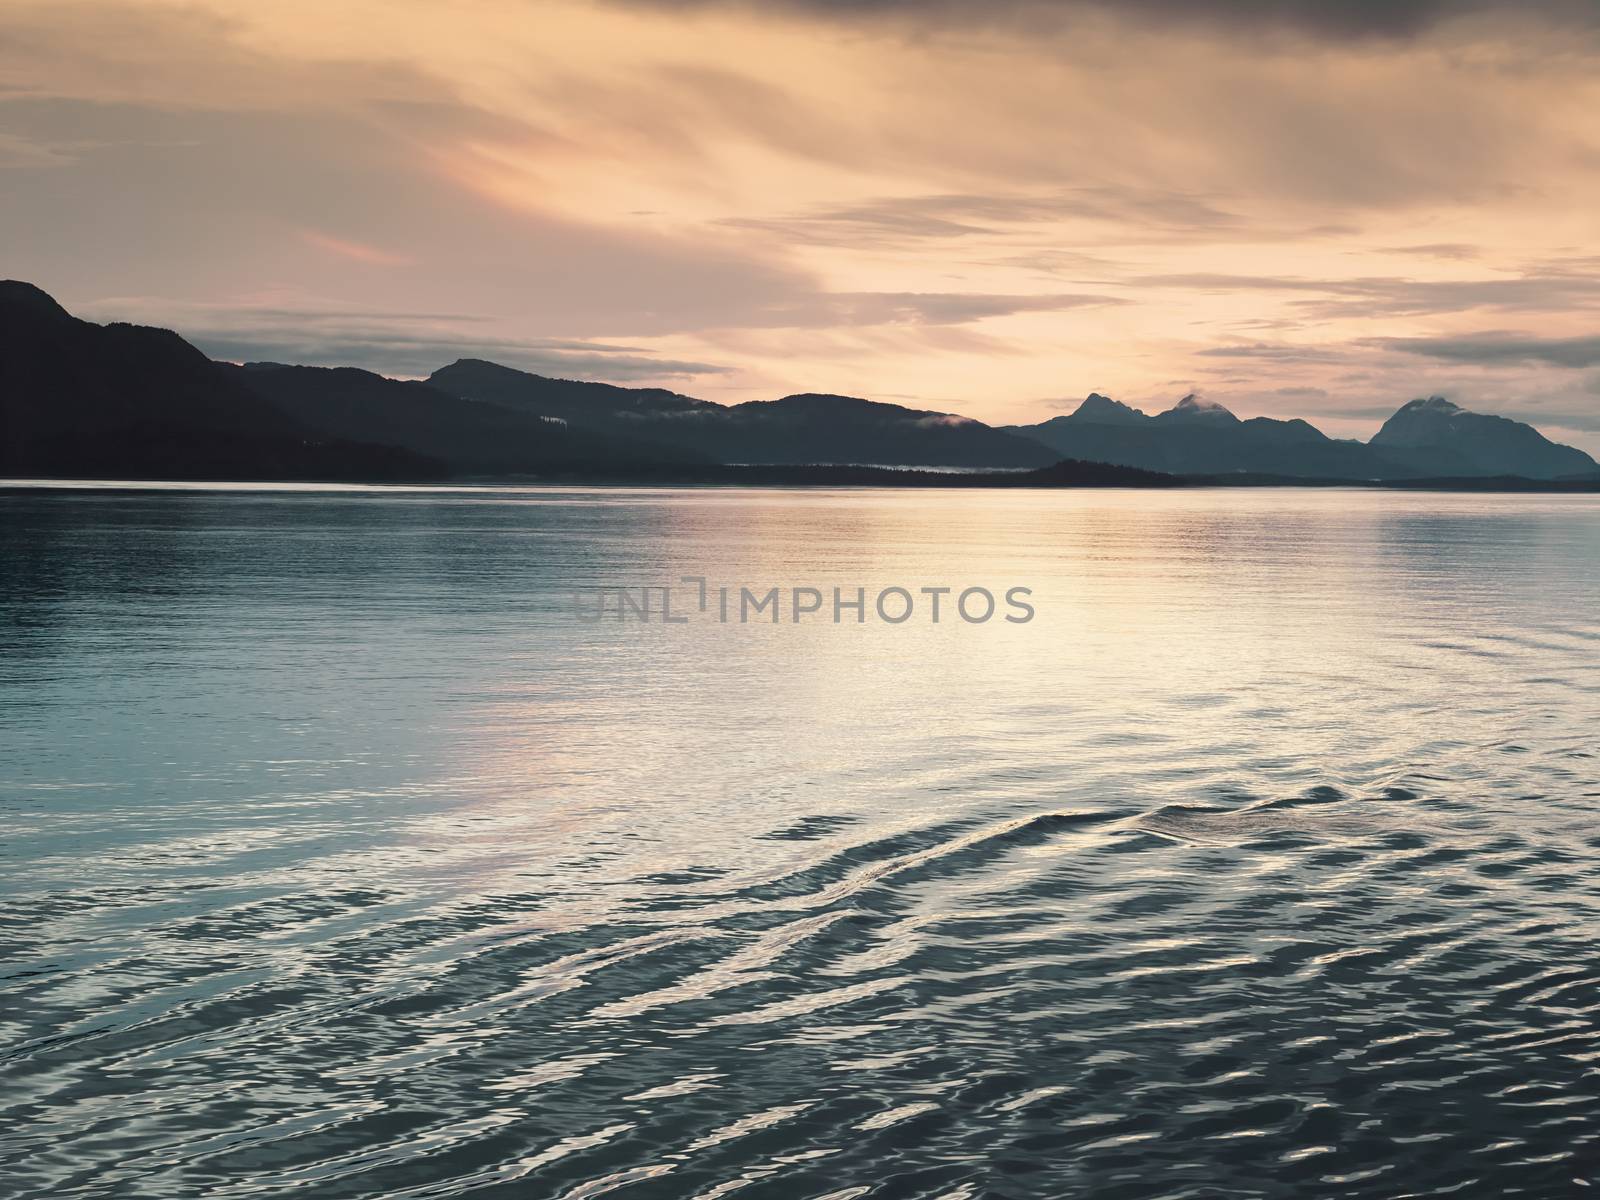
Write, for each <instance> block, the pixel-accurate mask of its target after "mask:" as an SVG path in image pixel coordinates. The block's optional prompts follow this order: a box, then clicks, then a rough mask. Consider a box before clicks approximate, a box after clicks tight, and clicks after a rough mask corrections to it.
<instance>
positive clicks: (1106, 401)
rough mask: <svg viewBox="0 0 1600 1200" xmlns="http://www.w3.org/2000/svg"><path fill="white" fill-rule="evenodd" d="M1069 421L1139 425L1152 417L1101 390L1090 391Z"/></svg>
mask: <svg viewBox="0 0 1600 1200" xmlns="http://www.w3.org/2000/svg"><path fill="white" fill-rule="evenodd" d="M1067 419H1068V420H1069V421H1081V422H1084V423H1086V424H1099V425H1137V424H1142V423H1143V422H1145V421H1148V420H1149V419H1150V418H1149V416H1148V415H1146V414H1145V413H1143V412H1141V411H1140V410H1139V409H1137V408H1133V407H1131V406H1129V405H1126V404H1123V403H1122V402H1121V401H1120V400H1113V399H1112V398H1111V397H1110V396H1105V395H1102V394H1101V393H1099V392H1090V393H1089V394H1088V396H1086V397H1085V398H1084V401H1083V403H1082V404H1080V405H1078V407H1077V408H1075V409H1073V410H1072V412H1071V413H1069V414H1068V415H1067Z"/></svg>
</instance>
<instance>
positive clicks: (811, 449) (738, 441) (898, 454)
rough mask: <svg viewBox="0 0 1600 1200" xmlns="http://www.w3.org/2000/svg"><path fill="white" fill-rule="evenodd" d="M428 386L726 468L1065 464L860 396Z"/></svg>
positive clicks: (460, 383)
mask: <svg viewBox="0 0 1600 1200" xmlns="http://www.w3.org/2000/svg"><path fill="white" fill-rule="evenodd" d="M428 383H429V385H430V386H432V387H436V388H439V389H441V390H443V391H448V392H451V393H453V394H455V395H457V396H461V397H463V398H465V399H471V400H480V401H488V402H492V403H495V404H500V405H504V406H507V407H516V408H519V409H521V410H523V411H527V412H536V413H540V414H542V415H544V416H553V417H561V418H562V419H563V420H566V421H568V422H570V423H571V424H572V425H573V426H574V427H577V428H582V429H589V430H593V431H595V432H601V433H608V434H613V435H614V434H619V433H628V434H631V435H633V436H638V437H647V438H649V439H651V440H652V441H654V442H657V443H661V444H665V445H671V446H676V447H678V448H680V449H681V450H684V451H693V452H697V453H700V454H704V455H708V456H710V457H711V458H714V459H716V460H717V461H719V462H728V463H773V464H800V463H840V464H851V463H855V464H877V465H884V466H940V467H1041V466H1047V465H1049V464H1051V463H1053V462H1055V461H1056V460H1057V459H1058V458H1060V457H1061V456H1060V455H1058V454H1053V453H1051V452H1050V451H1049V450H1048V449H1047V448H1046V447H1044V446H1042V445H1040V444H1039V443H1038V442H1037V441H1034V440H1032V439H1029V438H1025V437H1018V436H1015V435H1013V434H1008V433H1002V432H1001V431H999V430H997V429H994V428H992V427H990V426H988V425H985V424H983V423H982V422H981V421H973V420H970V419H968V418H966V417H958V416H953V415H952V414H950V413H940V412H930V411H928V410H925V409H915V408H904V407H902V406H901V405H898V404H884V403H881V402H879V401H875V400H862V399H858V398H857V397H854V396H832V395H816V394H804V395H797V396H785V397H783V398H782V399H781V400H751V401H747V402H745V403H743V404H733V405H721V404H713V403H711V402H710V401H707V400H696V399H694V398H692V397H689V396H681V395H679V394H677V393H676V392H668V391H663V390H661V389H660V388H625V387H614V386H612V385H610V384H603V383H580V382H576V381H573V380H566V379H548V378H546V377H545V376H542V375H534V374H531V373H529V372H526V371H517V370H514V369H512V368H510V367H503V366H500V365H499V364H498V363H489V362H483V361H481V360H477V359H462V360H460V361H459V362H454V363H451V364H450V365H449V366H448V367H443V368H441V369H440V370H438V371H435V372H434V373H433V374H432V375H431V376H429V377H428Z"/></svg>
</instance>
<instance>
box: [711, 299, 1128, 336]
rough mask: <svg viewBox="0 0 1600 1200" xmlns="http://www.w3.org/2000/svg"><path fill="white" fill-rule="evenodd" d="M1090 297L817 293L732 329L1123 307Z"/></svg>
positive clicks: (929, 321)
mask: <svg viewBox="0 0 1600 1200" xmlns="http://www.w3.org/2000/svg"><path fill="white" fill-rule="evenodd" d="M1126 303H1128V301H1126V300H1122V299H1118V298H1117V297H1114V296H1101V295H1093V294H1085V295H1079V294H1061V293H1056V294H1048V295H1029V294H996V293H983V292H819V293H817V294H816V295H812V296H807V297H804V298H801V299H797V300H795V301H793V302H789V303H780V304H775V305H773V306H771V307H769V308H767V309H764V310H755V311H751V312H749V313H745V314H743V315H742V317H741V318H740V319H739V320H738V321H736V322H732V323H730V324H731V325H732V326H733V327H738V326H746V327H762V326H765V327H779V328H796V329H802V328H807V327H817V326H843V327H846V328H851V327H859V326H863V325H867V326H870V325H937V326H950V325H966V324H969V323H971V322H974V321H982V320H986V319H988V318H991V317H1009V316H1015V315H1017V314H1018V313H1045V312H1064V311H1066V310H1068V309H1074V308H1103V307H1107V306H1112V305H1120V304H1126Z"/></svg>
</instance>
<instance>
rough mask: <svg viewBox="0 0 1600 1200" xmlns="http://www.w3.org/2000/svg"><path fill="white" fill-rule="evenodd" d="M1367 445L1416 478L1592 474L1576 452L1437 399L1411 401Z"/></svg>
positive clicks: (1517, 425) (1529, 429)
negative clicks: (1425, 476) (1403, 466)
mask: <svg viewBox="0 0 1600 1200" xmlns="http://www.w3.org/2000/svg"><path fill="white" fill-rule="evenodd" d="M1369 444H1370V445H1371V446H1372V447H1373V448H1374V449H1376V450H1379V451H1381V452H1382V453H1383V454H1384V455H1386V456H1388V457H1389V458H1391V459H1394V460H1395V461H1398V462H1403V463H1405V464H1406V465H1407V466H1408V467H1409V468H1411V469H1412V470H1413V471H1415V472H1416V473H1417V474H1419V475H1521V476H1524V477H1526V478H1528V479H1560V478H1563V477H1566V476H1574V475H1585V474H1590V473H1592V472H1594V471H1595V470H1596V466H1595V461H1594V459H1592V458H1590V457H1589V456H1588V455H1587V454H1585V453H1584V452H1583V451H1582V450H1575V449H1573V448H1572V447H1571V446H1562V445H1560V444H1558V443H1556V442H1552V441H1550V440H1549V439H1548V438H1547V437H1545V436H1544V434H1542V433H1540V432H1539V431H1538V430H1537V429H1535V428H1534V427H1533V426H1532V425H1524V424H1523V423H1522V422H1521V421H1513V420H1511V419H1510V418H1509V417H1496V416H1490V415H1488V414H1485V413H1475V412H1468V411H1466V410H1465V409H1463V408H1459V407H1457V406H1456V405H1454V404H1452V403H1450V401H1448V400H1446V399H1445V398H1444V397H1443V396H1429V397H1428V398H1427V399H1426V400H1413V401H1411V403H1409V404H1407V405H1405V406H1404V407H1403V408H1401V409H1400V411H1399V412H1397V413H1395V414H1394V416H1392V417H1390V418H1389V419H1388V420H1387V421H1385V422H1384V423H1383V428H1382V429H1380V430H1378V432H1377V433H1375V434H1374V435H1373V436H1372V441H1371V442H1370V443H1369Z"/></svg>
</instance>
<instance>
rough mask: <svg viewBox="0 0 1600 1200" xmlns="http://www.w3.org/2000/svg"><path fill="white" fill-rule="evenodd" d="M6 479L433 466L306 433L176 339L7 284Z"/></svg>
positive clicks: (307, 475)
mask: <svg viewBox="0 0 1600 1200" xmlns="http://www.w3.org/2000/svg"><path fill="white" fill-rule="evenodd" d="M0 471H3V472H5V473H6V474H10V475H42V476H51V475H74V476H80V477H82V476H102V477H113V478H150V477H164V478H178V479H194V478H211V479H223V478H234V479H340V478H349V479H383V478H423V477H428V476H436V475H439V474H442V472H443V467H442V464H440V463H439V462H438V460H436V459H434V458H432V457H430V456H427V455H422V454H416V453H411V452H408V451H405V450H400V449H396V448H393V447H384V446H378V445H373V444H371V443H370V442H368V441H365V440H345V439H342V438H338V437H330V436H328V435H327V434H325V433H322V432H318V431H316V430H314V429H312V428H310V427H307V426H305V425H302V424H300V423H299V422H297V421H295V420H294V419H292V418H291V417H290V416H289V415H288V414H287V413H285V412H283V411H282V410H281V409H279V408H278V407H276V406H275V405H273V404H272V403H271V402H270V401H269V400H266V399H264V398H263V397H261V396H260V395H258V394H257V393H256V392H255V391H253V390H251V389H250V388H248V387H245V386H244V385H243V384H242V383H240V382H239V381H238V380H237V379H235V378H234V377H232V376H231V375H230V374H229V372H228V371H227V370H226V369H225V368H223V367H221V366H219V365H218V364H217V363H214V362H212V361H211V360H210V359H208V358H207V357H206V356H205V355H204V354H202V353H200V351H199V350H197V349H195V348H194V347H193V346H191V345H190V344H189V343H188V342H186V341H184V340H183V339H182V338H181V337H179V336H178V335H177V334H175V333H173V332H171V331H170V330H166V329H153V328H149V327H146V326H142V325H127V324H120V323H118V324H111V325H96V324H93V323H92V322H89V321H80V320H78V319H77V318H76V317H73V316H71V315H70V314H69V313H68V312H67V311H66V310H65V309H63V308H62V307H61V306H60V305H59V304H57V303H56V302H55V301H54V300H53V299H51V298H50V296H48V295H47V294H46V293H45V292H43V291H41V290H40V289H39V288H36V287H34V286H33V285H32V284H28V283H21V282H18V281H15V280H5V281H0Z"/></svg>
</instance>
